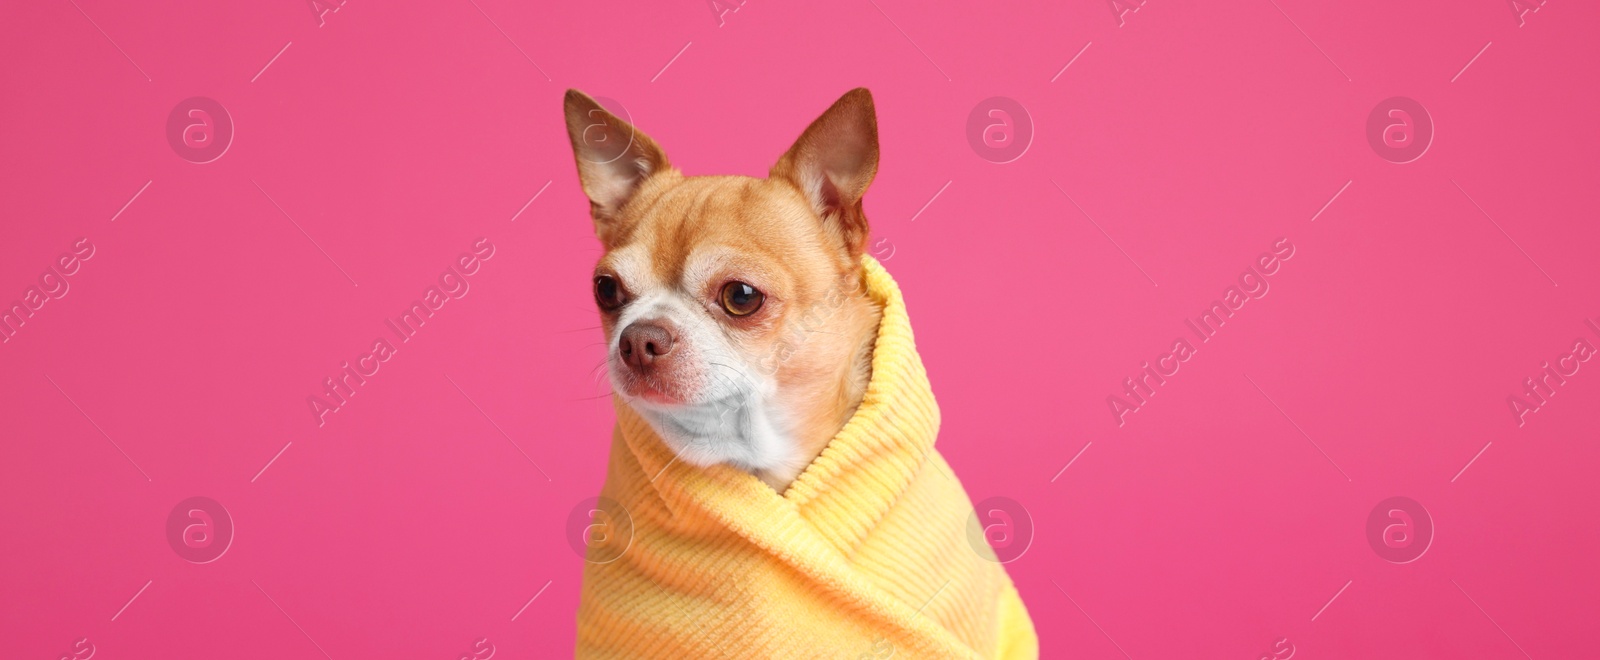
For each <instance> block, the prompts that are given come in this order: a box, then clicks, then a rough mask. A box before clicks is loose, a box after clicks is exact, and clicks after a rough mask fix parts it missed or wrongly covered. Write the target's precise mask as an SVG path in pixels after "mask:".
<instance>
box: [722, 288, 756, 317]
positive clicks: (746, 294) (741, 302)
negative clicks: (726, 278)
mask: <svg viewBox="0 0 1600 660" xmlns="http://www.w3.org/2000/svg"><path fill="white" fill-rule="evenodd" d="M766 300H767V294H764V293H762V292H761V290H760V289H757V288H755V287H753V286H750V285H748V284H745V283H744V282H729V283H727V284H724V285H722V308H723V309H725V310H728V314H729V315H731V316H749V315H751V314H754V313H755V312H756V310H758V309H761V303H763V302H766Z"/></svg>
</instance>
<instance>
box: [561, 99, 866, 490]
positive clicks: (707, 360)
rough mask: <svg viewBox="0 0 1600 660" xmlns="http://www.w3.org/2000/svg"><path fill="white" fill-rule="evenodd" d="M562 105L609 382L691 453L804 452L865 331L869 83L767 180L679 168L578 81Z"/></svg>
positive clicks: (751, 461) (760, 460)
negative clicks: (799, 440)
mask: <svg viewBox="0 0 1600 660" xmlns="http://www.w3.org/2000/svg"><path fill="white" fill-rule="evenodd" d="M565 112H566V123H567V132H568V136H569V137H570V138H571V140H572V149H573V153H574V155H575V157H576V160H577V164H578V177H579V180H580V182H581V183H582V186H583V192H584V194H585V195H587V196H588V198H589V201H590V208H591V213H592V215H593V217H594V228H595V233H596V235H597V236H598V237H599V239H600V242H601V244H602V246H603V247H604V250H605V254H604V256H602V257H601V259H600V261H599V263H598V264H596V266H595V269H594V279H593V286H594V297H595V302H596V304H597V305H598V306H599V309H600V318H601V326H602V328H603V329H604V331H605V336H606V340H607V351H608V357H607V360H608V370H609V374H610V378H611V385H612V388H613V390H614V391H615V392H616V393H617V394H618V395H620V396H621V397H622V398H623V399H624V400H625V401H626V402H627V403H628V404H629V405H631V406H632V407H633V408H634V409H635V410H636V411H638V412H639V413H640V414H641V415H642V416H643V417H644V418H645V419H646V420H647V421H649V422H650V424H651V425H652V427H653V428H654V429H655V430H656V431H657V433H658V435H661V436H662V438H663V439H665V440H666V441H667V442H668V443H669V444H670V445H671V446H672V447H673V449H674V450H675V451H676V452H677V453H678V455H679V456H680V457H681V458H683V459H684V460H686V461H689V462H691V463H695V464H699V465H709V464H712V463H719V462H729V463H733V464H736V465H739V466H741V467H745V468H747V469H752V470H768V469H774V468H781V467H782V466H785V465H792V464H793V463H795V462H796V461H797V460H805V461H808V460H809V459H810V457H809V456H804V457H801V458H798V459H797V458H796V456H797V453H798V452H797V450H798V448H797V447H796V446H795V445H796V437H797V436H798V435H800V434H802V431H803V429H802V427H804V426H805V425H807V424H811V423H813V422H814V421H815V420H813V419H810V418H813V417H816V416H817V413H816V412H814V411H816V410H818V409H828V408H829V406H830V405H831V406H832V407H834V408H837V407H838V405H839V402H837V401H832V400H830V399H837V398H839V397H840V396H841V394H840V391H841V390H840V384H841V382H843V381H845V380H848V379H849V378H851V376H852V374H851V373H850V371H851V365H852V362H853V358H855V357H857V354H858V353H859V351H860V349H861V344H862V342H861V337H860V336H858V335H860V334H861V332H860V329H861V328H863V327H865V328H866V331H867V332H868V333H870V332H871V329H872V328H874V327H876V316H875V315H873V313H872V312H869V311H866V310H867V306H866V305H862V304H860V303H861V301H863V300H865V295H864V294H863V292H862V291H861V290H860V281H861V273H860V257H861V254H862V252H863V251H864V250H865V249H866V246H867V240H868V235H869V231H868V227H867V219H866V216H865V214H864V213H863V212H862V205H861V199H862V196H863V195H864V194H865V193H866V190H867V186H868V184H870V183H871V182H872V178H873V175H874V174H876V172H877V167H878V137H877V120H876V117H875V112H874V109H873V103H872V95H871V94H870V93H868V92H867V90H866V89H856V90H853V91H851V92H849V93H847V94H845V95H844V96H843V97H841V98H840V99H839V100H838V101H837V102H835V103H834V104H833V106H832V107H830V108H828V110H827V111H826V112H824V113H823V114H822V116H821V117H819V118H818V119H817V120H816V121H815V122H813V123H812V124H811V125H810V127H808V128H807V129H806V130H805V132H804V133H803V134H801V136H800V138H799V140H797V141H796V142H795V144H794V146H793V147H791V148H790V149H789V150H788V152H787V153H784V154H783V156H782V157H781V158H779V159H778V161H777V163H776V164H775V165H774V166H773V167H772V169H771V171H770V173H769V175H768V177H767V178H765V179H757V178H752V177H745V176H684V175H683V174H682V173H680V172H678V171H677V170H676V169H674V168H673V167H672V165H671V164H669V162H668V160H667V155H666V153H665V152H664V151H663V150H662V149H661V147H660V146H659V145H658V144H657V143H656V142H655V141H654V140H652V139H650V137H649V136H647V135H645V134H644V133H643V132H640V131H638V130H637V129H635V128H634V127H633V126H632V125H630V124H628V123H627V122H625V121H623V120H622V119H619V118H618V117H616V116H615V115H613V114H612V113H610V112H608V111H607V110H606V109H605V108H602V107H601V106H600V105H599V104H598V103H596V102H595V101H594V100H593V99H591V98H589V97H588V96H585V95H584V94H583V93H581V92H578V91H576V90H569V91H568V92H567V94H566V100H565ZM867 316H871V318H866V317H867ZM869 346H870V344H869ZM835 428H836V427H835Z"/></svg>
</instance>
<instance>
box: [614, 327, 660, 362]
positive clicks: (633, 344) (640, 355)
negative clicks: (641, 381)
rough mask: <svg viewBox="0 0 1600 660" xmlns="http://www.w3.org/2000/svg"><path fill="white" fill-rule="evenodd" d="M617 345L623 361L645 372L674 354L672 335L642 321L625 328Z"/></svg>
mask: <svg viewBox="0 0 1600 660" xmlns="http://www.w3.org/2000/svg"><path fill="white" fill-rule="evenodd" d="M617 344H618V346H617V349H618V350H619V351H621V352H622V361H623V362H626V363H628V366H630V367H633V368H634V369H637V370H640V371H643V370H645V369H649V368H651V367H653V366H655V363H656V361H657V360H660V359H661V358H663V357H666V356H667V354H669V353H671V352H672V333H671V332H669V331H668V330H667V329H666V328H664V327H661V326H660V325H657V324H655V323H650V322H646V321H640V322H637V323H634V324H633V325H630V326H628V327H627V328H624V329H623V330H622V337H621V338H620V339H618V341H617Z"/></svg>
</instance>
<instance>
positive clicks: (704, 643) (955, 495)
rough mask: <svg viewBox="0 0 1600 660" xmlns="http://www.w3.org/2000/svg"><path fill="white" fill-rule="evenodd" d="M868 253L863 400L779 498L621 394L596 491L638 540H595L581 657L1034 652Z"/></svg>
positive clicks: (894, 302) (904, 327) (892, 300)
mask: <svg viewBox="0 0 1600 660" xmlns="http://www.w3.org/2000/svg"><path fill="white" fill-rule="evenodd" d="M862 263H863V266H864V270H865V272H864V277H865V284H866V289H867V292H868V295H871V296H872V297H873V298H875V299H876V300H877V301H878V302H879V303H881V304H882V305H883V320H882V322H881V323H880V325H879V328H878V337H877V340H876V344H875V349H874V353H873V357H872V377H871V380H870V382H869V383H868V385H867V391H866V395H865V397H864V399H863V400H862V403H861V407H860V408H859V409H858V410H857V411H856V413H855V415H854V416H853V417H851V419H850V421H849V422H848V423H846V424H845V426H844V428H843V429H842V430H841V431H840V432H839V434H838V435H837V436H835V437H834V438H833V440H832V441H830V442H829V443H828V446H827V448H826V449H824V450H823V451H822V454H821V455H819V456H818V457H817V458H816V460H815V461H813V462H812V464H811V465H810V466H808V467H807V468H806V470H805V471H804V472H803V473H802V474H801V475H800V477H799V479H797V480H796V481H795V482H794V484H793V485H791V486H790V487H789V489H788V491H786V492H785V493H783V494H779V493H776V492H774V491H773V490H772V489H771V488H770V487H768V486H767V485H766V484H764V483H762V482H761V481H760V480H759V479H757V478H756V477H755V476H753V475H751V474H749V473H747V472H745V471H742V470H739V469H737V468H734V467H731V466H726V465H718V466H714V467H711V468H702V467H697V466H694V465H689V464H687V463H684V462H683V461H678V460H674V456H673V453H672V451H671V450H670V449H668V448H667V446H666V445H665V444H663V442H662V441H661V439H660V438H659V437H657V436H656V434H655V433H654V431H652V430H651V428H650V426H649V425H648V424H647V423H646V422H645V421H644V420H643V419H641V418H640V417H639V416H638V415H637V414H635V413H634V412H633V410H632V409H631V408H629V407H628V406H627V404H625V403H622V402H621V401H616V402H615V407H616V411H617V426H616V430H615V431H614V433H613V434H612V444H611V460H610V464H609V465H608V468H607V475H606V484H605V487H604V489H603V490H602V491H601V496H602V498H607V499H609V500H610V503H608V506H613V507H616V506H620V508H621V509H622V510H624V511H625V512H626V513H625V515H622V516H620V517H621V518H623V519H625V520H626V521H628V524H631V538H630V540H628V541H626V545H625V548H626V549H625V550H623V549H621V548H619V547H615V546H616V544H615V543H614V544H611V545H609V546H604V547H602V546H591V547H590V548H589V560H590V563H586V564H585V567H584V573H583V590H582V600H581V602H580V604H579V607H578V646H577V656H578V657H580V658H674V659H678V658H819V657H820V658H851V659H855V658H888V657H895V658H1035V657H1038V653H1039V643H1038V638H1037V637H1036V635H1035V633H1034V629H1033V623H1032V621H1031V620H1030V619H1029V618H1028V613H1027V610H1026V608H1024V606H1023V604H1022V600H1021V598H1020V597H1019V596H1018V595H1017V590H1016V588H1015V587H1014V586H1013V585H1012V583H1011V579H1010V578H1009V577H1008V576H1007V575H1006V572H1005V570H1004V568H1003V567H1002V566H1001V565H1000V564H999V563H996V562H995V561H994V557H993V554H992V553H990V552H989V550H988V547H987V546H986V545H983V544H982V543H981V542H979V543H977V544H976V546H977V547H976V548H975V547H974V546H975V544H974V543H972V542H970V541H969V529H968V526H969V521H970V519H971V517H972V502H971V500H969V499H968V497H967V494H966V491H965V490H963V489H962V487H961V484H960V482H958V481H957V480H956V478H955V475H954V473H953V472H952V471H951V470H950V467H949V465H948V464H946V463H945V461H944V458H943V457H941V456H940V455H939V453H938V452H937V451H935V450H934V448H933V444H934V439H935V437H936V436H937V434H938V430H939V408H938V405H937V404H936V403H935V401H934V398H933V392H932V390H931V389H930V388H929V385H928V377H927V373H926V371H924V370H923V367H922V361H921V359H920V358H918V356H917V351H916V345H915V342H914V341H913V338H912V334H911V324H910V321H909V320H908V319H907V317H906V309H905V303H904V302H903V301H902V300H901V297H900V289H899V287H898V286H896V284H895V282H894V279H893V278H891V277H890V276H889V274H888V273H887V272H886V271H884V269H883V267H882V266H881V265H880V264H878V262H877V261H876V260H874V259H873V258H872V257H870V256H863V257H862ZM603 501H604V500H603ZM608 514H609V515H611V516H612V517H613V518H616V517H619V516H618V515H617V514H618V512H616V511H611V512H608ZM615 532H616V530H613V533H615ZM626 532H627V530H625V529H624V530H623V533H626ZM979 538H981V535H980V536H979ZM618 542H619V543H620V542H621V541H618ZM618 552H620V555H619V554H617V553H618ZM985 555H987V556H985ZM599 562H604V563H599Z"/></svg>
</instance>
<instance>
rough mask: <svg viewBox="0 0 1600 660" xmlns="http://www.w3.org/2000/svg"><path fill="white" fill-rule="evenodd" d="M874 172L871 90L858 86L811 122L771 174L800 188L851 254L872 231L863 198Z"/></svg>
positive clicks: (864, 243)
mask: <svg viewBox="0 0 1600 660" xmlns="http://www.w3.org/2000/svg"><path fill="white" fill-rule="evenodd" d="M877 173H878V117H877V110H876V109H875V108H874V107H873V104H872V92H869V91H867V88H865V87H857V88H855V89H852V90H850V91H849V92H846V93H845V95H844V96H842V97H839V100H838V101H835V102H834V103H833V106H832V107H830V108H828V110H827V112H824V113H822V116H821V117H818V118H817V120H816V121H814V122H811V126H809V127H807V128H806V132H804V133H802V134H800V139H799V140H796V141H795V143H794V146H792V147H789V151H788V152H787V153H785V154H784V155H783V157H782V158H780V159H778V164H777V165H774V166H772V171H771V173H770V174H769V176H771V177H772V178H783V179H787V180H789V181H790V182H792V183H794V184H795V186H797V187H799V188H800V192H801V193H802V194H804V195H805V196H806V199H808V200H809V201H810V202H811V206H812V208H813V209H815V210H816V212H817V215H818V216H820V217H821V218H822V222H823V225H824V226H825V227H826V228H827V229H828V230H830V231H832V232H834V233H835V234H836V235H838V236H839V238H840V240H841V241H842V242H843V243H844V247H845V249H846V250H847V251H848V252H849V253H850V256H851V257H852V258H855V257H860V256H861V253H863V252H865V251H866V249H867V240H868V236H869V234H870V231H871V230H870V229H869V228H868V227H867V216H866V213H865V212H863V211H862V208H861V198H862V196H864V195H866V194H867V186H868V185H870V184H871V183H872V177H873V176H875V175H877Z"/></svg>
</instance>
